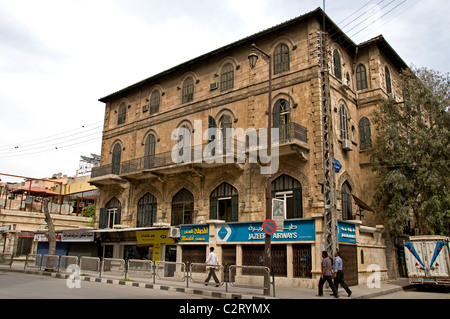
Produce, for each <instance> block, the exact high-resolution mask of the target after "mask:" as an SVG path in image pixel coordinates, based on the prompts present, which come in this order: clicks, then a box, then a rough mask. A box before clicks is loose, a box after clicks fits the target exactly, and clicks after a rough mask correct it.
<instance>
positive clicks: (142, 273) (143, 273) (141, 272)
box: [126, 259, 154, 279]
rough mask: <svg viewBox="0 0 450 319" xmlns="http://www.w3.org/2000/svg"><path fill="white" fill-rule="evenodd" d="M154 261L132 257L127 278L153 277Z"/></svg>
mask: <svg viewBox="0 0 450 319" xmlns="http://www.w3.org/2000/svg"><path fill="white" fill-rule="evenodd" d="M153 270H154V269H153V261H151V260H141V259H130V260H128V264H127V273H126V278H128V277H130V276H131V277H138V278H148V279H151V278H152V277H154V276H153Z"/></svg>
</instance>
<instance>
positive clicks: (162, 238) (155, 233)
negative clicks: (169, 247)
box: [136, 229, 175, 262]
mask: <svg viewBox="0 0 450 319" xmlns="http://www.w3.org/2000/svg"><path fill="white" fill-rule="evenodd" d="M136 241H137V243H138V245H149V246H153V262H158V261H160V260H161V247H162V246H161V245H162V244H175V240H174V239H173V238H171V237H169V230H168V229H158V230H138V231H136Z"/></svg>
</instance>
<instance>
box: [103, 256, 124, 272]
mask: <svg viewBox="0 0 450 319" xmlns="http://www.w3.org/2000/svg"><path fill="white" fill-rule="evenodd" d="M126 271H127V270H126V267H125V260H123V259H117V258H104V259H103V263H102V274H103V275H104V274H112V275H115V276H122V277H123V276H125V273H126Z"/></svg>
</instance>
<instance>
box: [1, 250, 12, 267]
mask: <svg viewBox="0 0 450 319" xmlns="http://www.w3.org/2000/svg"><path fill="white" fill-rule="evenodd" d="M12 263H13V254H10V253H0V265H8V266H9V268H11V266H12Z"/></svg>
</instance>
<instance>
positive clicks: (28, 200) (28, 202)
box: [25, 196, 33, 205]
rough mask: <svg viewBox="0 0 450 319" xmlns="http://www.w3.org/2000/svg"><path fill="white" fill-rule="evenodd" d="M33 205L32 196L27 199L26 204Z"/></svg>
mask: <svg viewBox="0 0 450 319" xmlns="http://www.w3.org/2000/svg"><path fill="white" fill-rule="evenodd" d="M31 203H33V197H32V196H30V197H27V198H26V199H25V204H27V205H29V204H31Z"/></svg>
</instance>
